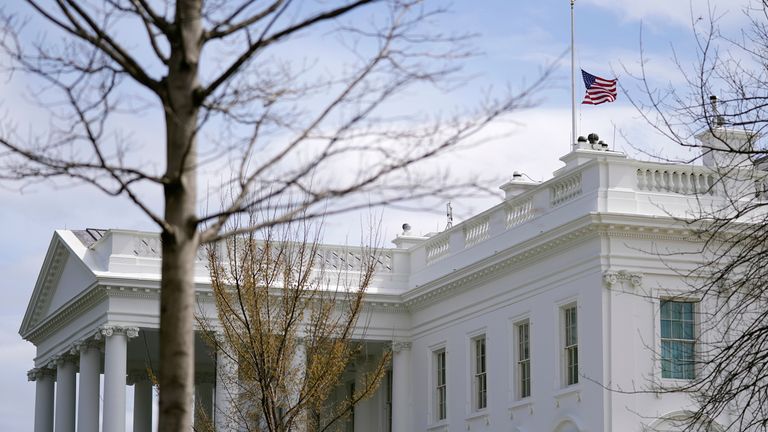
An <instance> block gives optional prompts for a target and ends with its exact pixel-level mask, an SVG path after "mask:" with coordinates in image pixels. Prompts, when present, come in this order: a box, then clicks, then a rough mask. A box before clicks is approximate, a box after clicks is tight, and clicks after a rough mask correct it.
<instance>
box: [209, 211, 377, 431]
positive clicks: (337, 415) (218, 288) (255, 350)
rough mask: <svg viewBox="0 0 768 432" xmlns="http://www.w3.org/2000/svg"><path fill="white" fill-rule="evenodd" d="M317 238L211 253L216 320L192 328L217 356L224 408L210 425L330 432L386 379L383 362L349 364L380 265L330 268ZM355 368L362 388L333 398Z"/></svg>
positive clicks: (287, 229) (218, 248)
mask: <svg viewBox="0 0 768 432" xmlns="http://www.w3.org/2000/svg"><path fill="white" fill-rule="evenodd" d="M256 222H257V221H256V220H253V219H251V221H250V223H251V224H252V223H256ZM317 239H318V231H316V230H313V229H312V226H311V225H308V224H307V223H306V222H300V223H294V224H287V225H283V226H280V227H268V228H264V229H262V230H259V231H258V232H254V231H251V232H249V233H247V234H244V235H239V236H234V237H230V238H227V239H226V240H225V241H223V242H220V243H219V244H218V245H215V246H213V245H212V246H211V247H209V265H210V273H211V282H212V288H213V292H214V298H215V301H216V314H215V316H206V315H204V314H200V315H199V318H198V321H199V322H200V324H201V327H202V329H203V331H204V336H205V339H206V340H207V341H208V342H209V343H210V344H211V346H212V347H213V348H214V352H216V353H217V362H218V363H219V372H218V374H219V375H218V376H219V385H220V386H221V387H220V389H221V391H223V392H224V393H225V394H226V395H227V398H226V399H228V404H227V407H226V408H217V411H216V414H215V416H217V418H223V419H224V420H223V423H226V424H227V425H228V426H229V427H232V426H235V427H236V429H237V430H249V431H250V430H253V431H256V430H259V431H270V432H273V431H274V432H285V431H290V430H311V431H325V430H335V429H332V428H334V427H336V426H337V425H338V424H339V420H342V419H344V418H345V417H347V416H348V415H349V414H350V412H351V410H352V409H353V407H354V406H355V404H357V403H358V402H359V401H361V400H362V399H364V398H367V397H370V396H371V395H372V394H373V393H374V392H375V391H376V389H377V388H378V386H379V383H380V382H381V380H382V378H383V377H384V375H385V372H386V368H387V365H388V363H389V360H390V357H389V354H388V353H387V352H384V353H383V355H382V356H381V357H380V359H379V360H378V361H376V362H375V364H367V363H365V362H356V361H355V360H356V357H357V356H358V355H359V354H360V348H361V345H360V344H359V343H358V342H356V341H355V340H354V339H360V338H361V337H362V336H364V330H365V329H364V328H363V327H359V326H358V318H359V317H360V314H361V312H362V307H363V297H364V294H365V291H366V289H367V288H368V286H369V285H370V283H371V280H372V278H373V276H374V271H375V269H376V267H378V266H379V265H380V264H381V260H380V257H379V255H378V253H377V251H376V250H375V249H372V248H370V247H361V248H359V249H357V253H353V254H352V255H349V254H344V255H343V256H344V257H347V258H349V257H350V256H354V257H355V258H359V262H358V261H356V262H355V263H350V262H345V263H343V266H342V267H343V268H335V269H333V268H327V267H331V266H330V264H329V262H330V260H329V259H328V258H329V257H328V256H326V255H328V254H338V252H339V251H338V250H330V251H324V250H321V248H320V245H318V242H317ZM353 364H355V368H356V373H358V374H360V373H362V374H364V375H363V377H362V378H363V379H361V380H359V383H361V385H359V386H356V387H355V391H354V393H353V394H349V395H345V396H344V397H342V398H334V397H333V396H334V391H336V390H338V387H339V386H340V385H343V382H342V378H343V374H344V373H345V371H346V370H347V369H348V367H350V366H351V365H353ZM365 368H367V369H365ZM363 369H365V370H363ZM221 422H222V421H221V420H218V421H217V423H219V424H221Z"/></svg>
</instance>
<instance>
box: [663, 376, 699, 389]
mask: <svg viewBox="0 0 768 432" xmlns="http://www.w3.org/2000/svg"><path fill="white" fill-rule="evenodd" d="M694 380H695V378H694V379H683V378H662V379H661V380H660V383H659V386H658V387H659V389H660V390H676V389H680V388H683V387H688V386H690V385H691V383H692V382H693V381H694Z"/></svg>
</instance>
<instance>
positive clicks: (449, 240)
mask: <svg viewBox="0 0 768 432" xmlns="http://www.w3.org/2000/svg"><path fill="white" fill-rule="evenodd" d="M602 154H605V155H606V156H607V157H606V158H605V159H600V158H601V156H602ZM579 156H583V157H582V159H581V160H580V161H579V162H578V163H576V164H574V165H575V166H574V165H571V166H570V167H566V168H570V169H566V168H564V169H562V170H561V172H560V173H558V174H556V176H555V177H554V178H552V179H550V180H548V181H546V182H544V183H541V184H539V185H534V186H533V187H531V188H530V189H528V190H526V191H524V192H523V193H522V194H520V195H517V196H515V197H512V198H510V199H508V200H507V201H505V202H504V203H502V204H499V205H497V206H496V207H493V208H491V209H488V210H487V211H485V212H483V213H481V214H478V215H476V216H475V217H473V218H471V219H468V220H466V221H464V222H462V223H460V224H457V225H456V226H454V227H452V228H451V229H448V230H446V231H444V232H441V233H439V234H437V235H435V236H432V237H430V238H429V239H426V240H425V241H424V243H423V244H422V245H418V246H417V247H416V248H414V249H411V253H412V256H413V257H414V258H413V259H414V260H413V261H412V264H411V269H412V271H418V270H419V269H420V268H422V267H425V266H430V265H432V264H434V263H435V262H437V261H443V260H446V259H449V258H450V257H452V256H453V255H455V254H460V253H463V251H469V250H473V251H477V253H481V254H491V253H496V252H497V251H498V247H499V244H498V243H494V245H493V250H484V249H481V248H482V245H484V244H486V243H488V242H489V240H490V239H493V238H495V237H498V236H501V235H506V233H509V232H515V233H516V234H514V240H511V241H514V242H518V241H522V240H524V239H528V238H531V237H532V236H535V235H537V234H538V233H541V232H546V231H547V230H549V229H554V228H556V227H558V226H561V225H563V224H565V223H567V222H568V221H570V220H573V219H575V218H578V217H582V216H584V215H587V214H590V213H594V212H598V211H604V212H617V213H632V212H638V214H643V215H659V216H667V215H668V214H669V213H668V212H670V211H673V212H676V213H675V214H680V215H682V216H681V217H684V216H685V215H686V214H687V213H686V206H689V205H690V203H689V202H688V200H689V199H692V200H694V201H695V199H696V198H698V197H688V196H686V197H685V199H684V200H681V199H680V198H678V197H670V196H669V194H681V195H692V194H700V195H708V196H710V197H711V198H712V199H717V198H718V192H717V191H719V190H720V189H722V186H721V185H718V184H717V183H718V177H717V174H716V173H714V172H713V171H712V170H710V169H708V168H706V167H701V166H686V165H679V166H675V165H664V164H659V163H654V162H644V161H635V160H630V159H627V158H626V157H624V156H623V155H621V154H619V153H615V152H612V153H599V152H591V153H589V154H583V155H582V154H580V155H579ZM609 165H610V167H609ZM755 189H756V190H757V189H759V188H757V187H755ZM598 191H599V193H598ZM610 195H613V196H617V197H620V199H613V198H611V197H610ZM585 197H589V198H588V199H583V198H585ZM694 204H695V203H694ZM566 208H567V209H566ZM534 220H536V221H538V222H537V223H538V225H537V227H536V229H535V230H531V229H529V228H526V227H527V223H528V222H531V221H534ZM421 248H423V250H420V249H421ZM454 264H455V265H461V263H458V262H457V263H454ZM447 267H450V268H454V267H455V266H454V265H450V266H447Z"/></svg>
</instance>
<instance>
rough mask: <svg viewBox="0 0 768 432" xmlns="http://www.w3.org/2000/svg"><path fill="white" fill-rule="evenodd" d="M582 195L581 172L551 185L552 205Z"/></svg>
mask: <svg viewBox="0 0 768 432" xmlns="http://www.w3.org/2000/svg"><path fill="white" fill-rule="evenodd" d="M579 195H581V172H577V173H576V174H572V175H570V176H568V177H566V178H564V179H563V180H560V181H558V182H556V183H554V184H553V185H552V186H550V187H549V197H550V205H551V206H552V207H554V206H558V205H560V204H563V203H565V202H568V201H570V200H572V199H574V198H576V197H577V196H579Z"/></svg>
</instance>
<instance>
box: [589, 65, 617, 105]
mask: <svg viewBox="0 0 768 432" xmlns="http://www.w3.org/2000/svg"><path fill="white" fill-rule="evenodd" d="M581 75H582V77H584V85H585V86H586V87H587V94H585V95H584V100H583V101H581V103H582V104H586V105H600V104H601V103H603V102H613V101H615V100H616V82H617V81H618V80H617V79H612V80H607V79H605V78H600V77H597V76H594V75H592V74H591V73H588V72H584V69H582V70H581Z"/></svg>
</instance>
